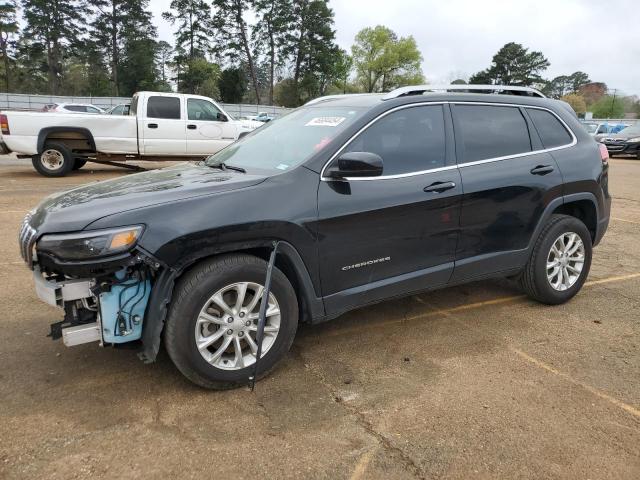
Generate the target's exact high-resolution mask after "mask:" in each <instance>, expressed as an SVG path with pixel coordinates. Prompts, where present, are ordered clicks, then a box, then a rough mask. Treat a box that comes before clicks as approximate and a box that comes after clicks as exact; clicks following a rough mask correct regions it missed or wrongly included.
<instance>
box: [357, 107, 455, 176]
mask: <svg viewBox="0 0 640 480" xmlns="http://www.w3.org/2000/svg"><path fill="white" fill-rule="evenodd" d="M344 151H345V152H370V153H376V154H378V155H380V156H381V157H382V160H383V162H384V170H383V173H382V174H383V175H397V174H402V173H411V172H419V171H422V170H429V169H432V168H439V167H443V166H444V165H445V129H444V113H443V110H442V105H429V106H419V107H410V108H404V109H402V110H398V111H396V112H393V113H390V114H389V115H386V116H385V117H383V118H381V119H380V120H378V121H377V122H375V123H374V124H373V125H371V126H370V127H369V128H367V129H366V130H365V131H364V132H363V133H361V134H360V135H359V136H358V137H356V138H355V140H353V141H352V142H351V143H350V144H349V145H348V146H347V148H345V150H344Z"/></svg>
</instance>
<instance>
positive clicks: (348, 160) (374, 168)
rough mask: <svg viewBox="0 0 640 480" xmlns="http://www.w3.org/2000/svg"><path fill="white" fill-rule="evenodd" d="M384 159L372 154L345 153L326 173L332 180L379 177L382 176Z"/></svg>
mask: <svg viewBox="0 0 640 480" xmlns="http://www.w3.org/2000/svg"><path fill="white" fill-rule="evenodd" d="M382 167H383V162H382V157H381V156H380V155H377V154H375V153H371V152H347V153H343V154H342V155H340V156H339V157H338V159H337V160H336V161H335V162H333V163H332V164H331V166H330V167H329V168H328V169H327V171H326V172H325V175H326V176H327V177H330V178H345V177H378V176H380V175H382Z"/></svg>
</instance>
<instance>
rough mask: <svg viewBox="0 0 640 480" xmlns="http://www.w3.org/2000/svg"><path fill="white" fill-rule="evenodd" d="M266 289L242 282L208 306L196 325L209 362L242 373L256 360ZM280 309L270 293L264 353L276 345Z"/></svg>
mask: <svg viewBox="0 0 640 480" xmlns="http://www.w3.org/2000/svg"><path fill="white" fill-rule="evenodd" d="M263 292H264V287H263V286H262V285H260V284H258V283H253V282H239V283H234V284H231V285H227V286H226V287H223V288H221V289H220V290H218V291H217V292H216V293H214V294H213V295H212V296H211V297H210V298H209V299H208V300H207V301H206V302H205V304H204V306H203V307H202V309H201V310H200V313H199V314H198V319H197V321H196V326H195V341H196V347H197V348H198V351H199V352H200V355H202V358H204V359H205V360H206V361H207V362H208V363H210V364H211V365H213V366H214V367H216V368H220V369H222V370H240V369H242V368H245V367H248V366H249V365H252V364H254V363H255V361H256V352H257V349H258V345H257V342H256V333H257V330H258V316H259V313H258V312H259V310H260V301H261V299H262V296H263ZM280 318H281V317H280V307H279V304H278V301H277V299H276V297H275V296H274V294H273V292H270V293H269V303H268V307H267V313H266V323H265V328H264V338H263V341H262V354H261V355H263V356H264V355H265V354H266V353H267V352H268V351H269V349H270V348H271V347H272V346H273V344H274V343H275V340H276V337H277V336H278V331H279V330H280Z"/></svg>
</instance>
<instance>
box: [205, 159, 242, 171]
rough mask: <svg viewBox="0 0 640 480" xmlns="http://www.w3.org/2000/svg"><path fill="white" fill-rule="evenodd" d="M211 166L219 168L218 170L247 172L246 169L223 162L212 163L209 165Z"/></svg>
mask: <svg viewBox="0 0 640 480" xmlns="http://www.w3.org/2000/svg"><path fill="white" fill-rule="evenodd" d="M209 167H211V168H219V169H220V170H233V171H234V172H240V173H247V171H246V170H245V169H244V168H242V167H236V166H235V165H227V164H226V163H224V162H220V163H214V164H213V165H209Z"/></svg>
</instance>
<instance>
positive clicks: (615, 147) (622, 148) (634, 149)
mask: <svg viewBox="0 0 640 480" xmlns="http://www.w3.org/2000/svg"><path fill="white" fill-rule="evenodd" d="M602 144H603V145H604V146H605V147H607V151H608V152H609V154H612V153H615V154H620V155H622V154H624V155H638V153H640V142H634V143H630V142H607V141H605V142H602Z"/></svg>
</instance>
